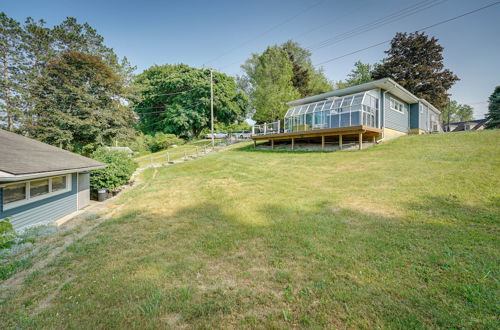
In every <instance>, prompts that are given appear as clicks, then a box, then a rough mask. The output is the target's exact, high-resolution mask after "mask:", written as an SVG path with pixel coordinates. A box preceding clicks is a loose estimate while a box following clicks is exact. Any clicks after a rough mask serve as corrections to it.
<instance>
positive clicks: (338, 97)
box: [252, 78, 442, 149]
mask: <svg viewBox="0 0 500 330" xmlns="http://www.w3.org/2000/svg"><path fill="white" fill-rule="evenodd" d="M288 105H289V106H290V108H289V109H288V111H287V112H286V114H285V116H284V118H283V119H282V120H278V121H276V122H274V123H265V124H263V125H255V126H254V129H253V134H252V139H253V140H254V141H255V142H257V141H259V140H269V141H270V143H271V144H272V145H273V146H274V142H275V141H287V142H291V144H292V149H293V146H294V143H295V142H298V141H314V140H318V141H321V143H322V146H323V147H324V144H325V142H335V143H338V145H339V148H340V149H341V148H342V143H343V141H344V142H345V141H356V142H357V143H358V144H359V148H361V147H362V145H363V142H364V141H365V142H371V143H374V142H376V141H381V140H388V139H392V138H395V137H398V136H401V135H405V134H410V133H414V134H424V133H435V132H442V128H441V124H440V122H441V120H440V111H439V110H438V109H437V108H435V107H434V106H433V105H432V104H430V103H429V102H427V101H426V100H424V99H421V98H418V97H416V96H415V95H413V94H412V93H410V92H409V91H408V90H406V89H405V88H403V87H402V86H401V85H399V84H398V83H396V82H395V81H394V80H392V79H390V78H384V79H380V80H375V81H372V82H368V83H365V84H361V85H357V86H352V87H348V88H343V89H339V90H334V91H331V92H327V93H323V94H319V95H315V96H311V97H307V98H303V99H300V100H295V101H292V102H289V103H288Z"/></svg>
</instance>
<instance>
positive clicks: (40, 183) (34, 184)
mask: <svg viewBox="0 0 500 330" xmlns="http://www.w3.org/2000/svg"><path fill="white" fill-rule="evenodd" d="M48 192H49V179H43V180H36V181H31V182H30V198H33V197H36V196H40V195H44V194H47V193H48Z"/></svg>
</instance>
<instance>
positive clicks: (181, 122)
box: [135, 64, 248, 138]
mask: <svg viewBox="0 0 500 330" xmlns="http://www.w3.org/2000/svg"><path fill="white" fill-rule="evenodd" d="M213 81H214V117H215V120H216V121H218V122H221V123H231V122H234V121H235V120H242V119H243V118H244V115H245V111H246V109H247V104H248V98H247V96H246V95H245V94H244V93H243V92H242V91H239V90H238V89H237V85H236V82H235V79H234V78H232V77H229V76H227V75H225V74H223V73H219V72H213ZM135 88H136V89H137V90H139V91H140V92H139V93H140V94H141V96H140V98H139V99H137V100H136V101H135V105H136V107H135V111H136V112H137V114H138V115H139V121H140V129H141V130H142V131H143V132H144V133H147V134H151V135H154V134H155V133H156V132H163V133H169V134H175V135H177V136H181V137H185V138H189V137H192V136H194V137H198V136H199V135H200V132H201V131H202V130H203V129H204V128H207V127H209V126H210V72H209V71H208V70H200V69H196V68H192V67H189V66H187V65H185V64H178V65H168V64H167V65H161V66H159V65H155V66H152V67H150V68H149V69H147V70H145V71H144V72H142V73H141V74H139V75H138V76H137V78H136V80H135Z"/></svg>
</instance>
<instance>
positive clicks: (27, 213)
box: [0, 173, 77, 230]
mask: <svg viewBox="0 0 500 330" xmlns="http://www.w3.org/2000/svg"><path fill="white" fill-rule="evenodd" d="M76 186H77V175H76V173H74V174H72V175H71V191H68V192H66V193H63V194H60V195H56V196H52V197H49V198H46V199H42V200H38V201H36V202H33V203H29V204H25V205H22V206H19V207H16V208H13V209H10V210H6V211H4V210H3V205H2V203H3V196H2V193H3V189H1V188H0V219H3V218H6V217H9V218H10V221H11V223H12V224H13V225H14V228H15V229H16V230H18V229H21V228H23V227H28V226H34V225H42V224H47V223H50V222H53V221H55V220H57V219H60V218H62V217H64V216H66V215H68V214H70V213H73V212H75V211H76V210H77V207H76V204H77V202H76V198H77V192H76V189H77V187H76Z"/></svg>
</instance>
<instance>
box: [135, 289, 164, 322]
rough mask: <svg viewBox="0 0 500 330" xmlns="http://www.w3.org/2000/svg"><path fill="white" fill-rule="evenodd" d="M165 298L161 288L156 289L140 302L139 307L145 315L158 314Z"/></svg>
mask: <svg viewBox="0 0 500 330" xmlns="http://www.w3.org/2000/svg"><path fill="white" fill-rule="evenodd" d="M164 299H165V297H164V296H163V294H162V293H161V292H160V290H158V289H155V290H153V291H152V292H151V293H149V294H148V296H147V297H146V299H144V301H143V302H142V303H141V304H139V306H138V308H139V310H140V311H141V313H142V314H143V315H144V316H147V315H149V316H152V315H158V313H159V311H160V308H161V305H162V303H163V301H164Z"/></svg>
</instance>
